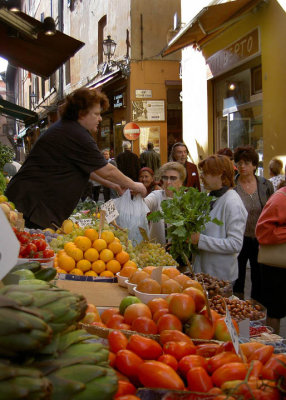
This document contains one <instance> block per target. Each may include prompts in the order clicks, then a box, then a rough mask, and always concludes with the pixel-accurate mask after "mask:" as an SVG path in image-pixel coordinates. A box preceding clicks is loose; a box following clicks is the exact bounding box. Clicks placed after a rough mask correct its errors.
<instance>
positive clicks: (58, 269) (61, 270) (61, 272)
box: [56, 268, 66, 274]
mask: <svg viewBox="0 0 286 400" xmlns="http://www.w3.org/2000/svg"><path fill="white" fill-rule="evenodd" d="M56 270H57V273H58V274H66V271H65V270H64V269H61V268H56Z"/></svg>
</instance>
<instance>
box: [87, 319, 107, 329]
mask: <svg viewBox="0 0 286 400" xmlns="http://www.w3.org/2000/svg"><path fill="white" fill-rule="evenodd" d="M90 325H95V326H100V327H101V328H107V326H106V325H105V324H104V323H103V322H99V321H94V322H92V323H91V324H90Z"/></svg>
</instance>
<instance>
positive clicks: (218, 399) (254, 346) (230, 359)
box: [108, 330, 286, 400]
mask: <svg viewBox="0 0 286 400" xmlns="http://www.w3.org/2000/svg"><path fill="white" fill-rule="evenodd" d="M108 343H109V349H110V357H109V359H110V363H111V365H112V366H113V367H114V368H115V369H116V370H117V373H118V377H119V386H118V392H117V394H116V396H115V398H118V399H120V400H121V399H125V400H133V399H136V396H135V394H136V390H137V388H138V387H142V386H144V387H149V388H164V389H169V390H183V391H191V392H196V397H195V398H209V399H215V400H223V399H228V400H234V399H245V400H250V399H257V400H279V399H282V398H283V397H282V394H281V393H282V392H281V391H280V390H279V389H281V388H282V386H283V384H284V383H285V382H286V381H285V380H286V356H285V355H282V354H273V346H268V345H264V344H262V343H258V342H249V343H245V344H242V345H241V352H242V357H241V356H240V355H237V354H236V352H235V350H234V347H233V345H232V343H231V342H225V343H223V344H219V343H214V342H212V343H210V342H209V343H204V344H199V345H195V344H194V342H193V341H192V340H191V339H190V338H189V337H188V336H187V335H185V334H184V333H182V332H180V331H177V330H166V331H162V332H161V333H160V340H159V342H157V341H156V340H153V339H151V338H150V337H145V336H141V335H139V334H133V335H131V336H130V337H129V339H128V338H127V337H126V336H125V335H124V333H123V332H122V331H120V330H113V331H111V332H110V333H109V336H108ZM121 396H125V397H121ZM191 396H192V395H191V394H190V397H188V399H192V397H191ZM200 396H201V397H200ZM206 396H208V397H206ZM164 398H165V397H164ZM173 398H176V397H175V395H174V397H173ZM168 399H172V395H170V396H169V397H168Z"/></svg>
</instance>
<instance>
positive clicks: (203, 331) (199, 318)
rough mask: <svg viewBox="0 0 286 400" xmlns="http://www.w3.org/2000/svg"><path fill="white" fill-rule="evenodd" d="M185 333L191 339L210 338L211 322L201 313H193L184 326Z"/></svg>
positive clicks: (212, 329)
mask: <svg viewBox="0 0 286 400" xmlns="http://www.w3.org/2000/svg"><path fill="white" fill-rule="evenodd" d="M184 330H185V333H186V334H187V335H188V336H190V337H191V338H192V339H205V340H210V339H212V337H213V334H214V327H213V323H212V322H211V321H210V320H209V319H208V318H206V317H204V316H203V315H199V314H194V315H192V316H191V318H190V319H189V320H188V321H187V323H186V324H185V327H184Z"/></svg>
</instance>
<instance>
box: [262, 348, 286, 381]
mask: <svg viewBox="0 0 286 400" xmlns="http://www.w3.org/2000/svg"><path fill="white" fill-rule="evenodd" d="M279 376H283V377H284V379H286V356H285V354H273V356H272V357H271V358H270V359H269V360H268V361H267V363H266V364H265V365H264V366H263V368H262V378H263V379H271V380H274V379H277V378H279Z"/></svg>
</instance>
